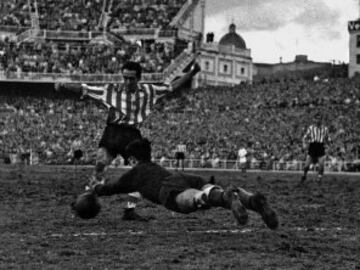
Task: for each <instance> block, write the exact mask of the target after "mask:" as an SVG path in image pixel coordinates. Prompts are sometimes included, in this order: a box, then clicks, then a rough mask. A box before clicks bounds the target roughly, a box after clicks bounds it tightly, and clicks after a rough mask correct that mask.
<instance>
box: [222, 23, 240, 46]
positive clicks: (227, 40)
mask: <svg viewBox="0 0 360 270" xmlns="http://www.w3.org/2000/svg"><path fill="white" fill-rule="evenodd" d="M219 44H220V45H223V46H235V47H236V48H238V49H246V43H245V40H244V39H243V38H242V37H241V36H240V35H238V34H236V26H235V24H233V23H232V24H230V26H229V33H227V34H226V35H224V36H223V37H222V38H221V39H220V42H219Z"/></svg>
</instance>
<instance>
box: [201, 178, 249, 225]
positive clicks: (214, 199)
mask: <svg viewBox="0 0 360 270" xmlns="http://www.w3.org/2000/svg"><path fill="white" fill-rule="evenodd" d="M203 191H204V193H205V194H206V195H207V198H208V203H209V205H210V206H220V207H223V208H226V209H230V210H231V211H232V213H233V215H234V217H235V219H236V220H237V222H238V223H239V224H240V225H245V224H246V223H247V221H248V214H247V211H246V209H245V207H244V206H243V204H242V203H241V201H240V197H239V193H238V189H237V188H236V187H235V186H232V185H231V186H229V187H227V188H226V190H223V189H222V188H221V187H219V186H215V185H211V184H207V185H205V186H204V188H203Z"/></svg>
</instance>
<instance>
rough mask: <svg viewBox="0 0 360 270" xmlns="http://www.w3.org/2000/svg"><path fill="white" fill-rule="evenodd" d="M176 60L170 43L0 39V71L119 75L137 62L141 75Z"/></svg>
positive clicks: (155, 71)
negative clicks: (22, 41) (89, 42)
mask: <svg viewBox="0 0 360 270" xmlns="http://www.w3.org/2000/svg"><path fill="white" fill-rule="evenodd" d="M174 57H175V51H174V46H173V45H172V44H169V43H160V42H151V43H150V42H142V43H141V44H139V43H131V42H127V41H123V42H122V43H121V44H117V45H116V46H108V45H105V44H86V45H84V44H76V43H75V42H73V43H70V42H46V43H45V42H41V41H39V42H24V43H21V44H17V43H15V42H12V41H11V40H9V39H6V38H5V39H4V40H3V41H1V40H0V71H3V72H4V73H5V74H6V72H7V71H12V72H37V73H65V74H89V73H90V74H118V73H120V70H121V67H122V65H123V64H124V63H125V62H126V61H128V60H135V61H137V62H139V63H140V64H141V66H142V68H143V71H144V73H158V72H162V71H163V70H164V68H165V67H167V66H168V65H169V64H170V62H171V59H173V58H174Z"/></svg>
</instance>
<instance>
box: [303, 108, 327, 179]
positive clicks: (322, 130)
mask: <svg viewBox="0 0 360 270" xmlns="http://www.w3.org/2000/svg"><path fill="white" fill-rule="evenodd" d="M314 118H315V123H314V124H313V125H310V126H309V127H308V129H307V131H306V133H305V135H304V137H303V146H304V148H307V149H308V155H307V157H306V161H305V165H304V174H303V176H302V177H301V183H303V182H304V181H305V180H306V177H307V173H308V171H309V169H310V165H311V164H313V165H316V164H318V166H319V167H318V182H319V183H320V182H321V179H322V177H323V175H324V164H325V144H326V143H328V142H330V137H329V129H328V128H327V127H326V126H324V125H323V124H322V116H321V114H320V113H318V114H316V115H315V117H314Z"/></svg>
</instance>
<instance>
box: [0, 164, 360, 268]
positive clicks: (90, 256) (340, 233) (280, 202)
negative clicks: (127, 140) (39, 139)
mask: <svg viewBox="0 0 360 270" xmlns="http://www.w3.org/2000/svg"><path fill="white" fill-rule="evenodd" d="M123 172H124V170H111V171H109V176H110V177H111V178H114V177H117V176H119V175H120V174H121V173H123ZM191 173H193V174H198V175H202V176H204V177H205V178H208V177H210V175H214V176H215V177H216V178H217V179H220V180H221V182H222V183H224V184H226V183H230V182H231V183H234V184H237V185H239V186H242V187H244V188H246V189H248V190H251V191H261V192H263V193H264V194H265V195H266V196H267V197H268V199H269V201H270V203H271V204H272V205H273V206H274V208H275V209H276V211H277V212H278V215H279V218H280V228H279V229H278V230H277V231H271V230H269V229H267V228H266V227H265V225H264V224H263V223H262V221H261V219H260V217H259V216H258V215H257V214H255V213H253V212H250V220H249V224H248V225H246V226H244V227H239V226H237V225H236V224H235V222H234V220H233V217H232V215H231V213H230V212H229V211H226V210H223V209H211V210H208V211H200V212H197V213H194V214H190V215H181V214H177V213H172V212H170V211H167V210H165V209H164V208H163V207H161V206H157V205H154V204H152V203H149V202H147V201H142V202H140V203H139V204H138V212H139V213H140V214H142V215H145V216H146V215H153V216H154V217H155V219H153V220H151V221H150V222H148V223H142V222H129V221H127V222H125V221H122V220H121V216H122V209H123V206H124V205H125V201H126V197H120V196H116V197H112V198H102V199H101V204H102V211H101V213H100V214H99V215H98V216H97V217H96V218H95V219H92V220H80V219H78V218H74V217H73V215H72V213H71V211H70V207H69V205H70V203H71V202H72V200H73V199H74V197H75V196H76V195H77V194H79V193H80V192H82V191H83V188H84V185H85V183H86V181H87V177H88V175H90V174H91V168H78V169H77V170H76V171H75V170H74V168H73V167H55V166H54V167H49V166H34V167H27V168H23V169H22V170H21V171H19V170H18V169H17V168H16V167H12V166H3V167H0V200H1V204H0V239H1V240H0V242H1V245H0V269H197V270H198V269H259V270H260V269H360V177H359V176H355V175H354V176H351V175H326V176H325V178H324V181H323V183H322V185H318V184H317V183H315V182H314V181H311V179H312V178H313V179H315V177H313V176H310V177H309V182H308V183H307V184H306V185H305V186H297V184H298V180H299V177H300V175H299V174H295V173H293V174H287V173H270V172H257V173H251V172H248V173H246V174H242V173H240V172H219V171H217V172H209V171H195V172H191Z"/></svg>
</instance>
